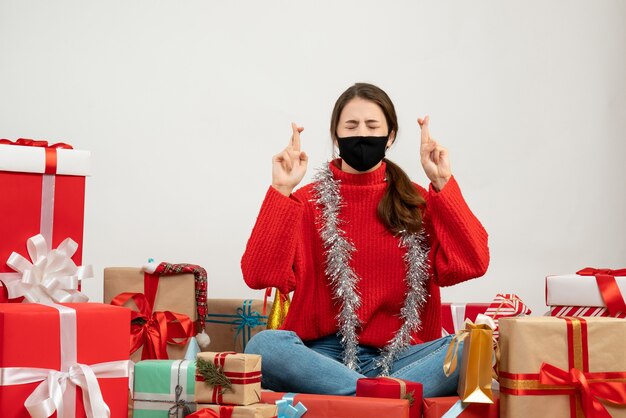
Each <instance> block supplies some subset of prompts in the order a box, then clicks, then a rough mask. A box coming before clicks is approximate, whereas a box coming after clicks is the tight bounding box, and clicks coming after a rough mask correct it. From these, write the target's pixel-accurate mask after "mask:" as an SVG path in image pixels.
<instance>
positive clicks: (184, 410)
mask: <svg viewBox="0 0 626 418" xmlns="http://www.w3.org/2000/svg"><path fill="white" fill-rule="evenodd" d="M182 393H183V387H182V386H181V385H176V388H175V389H174V394H175V396H176V398H175V400H174V405H172V407H171V408H170V409H169V410H168V411H167V415H168V416H169V417H173V418H177V417H178V416H179V415H181V414H182V416H183V417H186V416H188V415H189V414H191V408H189V405H190V404H194V403H195V402H189V401H187V400H185V399H184V398H182V397H181V395H182Z"/></svg>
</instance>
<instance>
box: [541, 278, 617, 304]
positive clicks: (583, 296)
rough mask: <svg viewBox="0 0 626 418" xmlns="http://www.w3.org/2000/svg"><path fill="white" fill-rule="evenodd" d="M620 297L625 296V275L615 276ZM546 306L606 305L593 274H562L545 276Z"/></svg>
mask: <svg viewBox="0 0 626 418" xmlns="http://www.w3.org/2000/svg"><path fill="white" fill-rule="evenodd" d="M615 281H616V283H617V286H618V287H619V290H620V292H621V293H622V297H624V296H626V277H625V276H616V277H615ZM546 305H548V306H596V307H603V306H606V304H605V303H604V300H603V299H602V294H601V293H600V289H599V288H598V283H597V282H596V278H595V277H594V276H581V275H578V274H563V275H558V276H547V277H546Z"/></svg>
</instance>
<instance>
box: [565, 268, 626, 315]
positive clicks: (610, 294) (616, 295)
mask: <svg viewBox="0 0 626 418" xmlns="http://www.w3.org/2000/svg"><path fill="white" fill-rule="evenodd" d="M576 274H578V275H579V276H595V278H596V283H598V289H599V290H600V294H601V295H602V300H603V301H604V304H605V305H606V308H607V310H608V311H609V313H610V314H611V315H613V316H615V315H616V314H617V313H619V312H626V301H625V300H624V297H623V296H622V293H621V292H620V290H619V286H618V285H617V282H616V281H615V276H626V269H619V270H611V269H596V268H593V267H586V268H584V269H582V270H579V271H577V272H576Z"/></svg>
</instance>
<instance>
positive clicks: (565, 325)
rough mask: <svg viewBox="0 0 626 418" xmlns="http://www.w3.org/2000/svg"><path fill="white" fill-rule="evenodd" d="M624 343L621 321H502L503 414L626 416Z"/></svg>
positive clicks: (624, 326)
mask: <svg viewBox="0 0 626 418" xmlns="http://www.w3.org/2000/svg"><path fill="white" fill-rule="evenodd" d="M625 345H626V321H623V320H621V319H615V318H553V317H529V318H505V319H502V321H500V348H501V362H500V371H499V375H500V413H501V414H502V416H506V417H510V418H517V417H523V418H527V417H551V418H560V417H563V418H570V417H583V416H584V417H603V418H605V417H606V418H608V417H626V407H625V405H626V356H625V355H624V346H625ZM619 405H621V406H619Z"/></svg>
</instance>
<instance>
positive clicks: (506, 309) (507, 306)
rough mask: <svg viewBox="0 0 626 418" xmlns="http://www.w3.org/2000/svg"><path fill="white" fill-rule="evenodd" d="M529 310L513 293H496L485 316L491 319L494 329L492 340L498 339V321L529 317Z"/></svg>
mask: <svg viewBox="0 0 626 418" xmlns="http://www.w3.org/2000/svg"><path fill="white" fill-rule="evenodd" d="M530 313H531V310H530V308H528V306H526V304H524V302H522V300H521V299H520V298H519V296H517V295H515V294H513V293H498V294H497V295H496V297H495V298H494V299H493V301H492V302H491V304H489V307H488V308H487V311H486V312H485V315H487V316H490V317H491V318H493V320H494V322H495V323H496V329H494V330H493V336H494V338H496V339H497V338H498V319H500V318H506V317H514V316H524V315H530Z"/></svg>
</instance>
